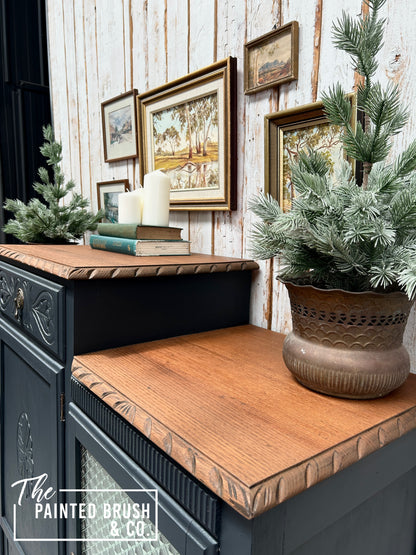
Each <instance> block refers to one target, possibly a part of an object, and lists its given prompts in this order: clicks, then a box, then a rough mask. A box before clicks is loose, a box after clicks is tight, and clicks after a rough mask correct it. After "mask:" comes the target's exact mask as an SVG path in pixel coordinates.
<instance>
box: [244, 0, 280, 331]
mask: <svg viewBox="0 0 416 555" xmlns="http://www.w3.org/2000/svg"><path fill="white" fill-rule="evenodd" d="M280 11H281V8H280V5H279V4H276V2H273V1H272V0H267V1H264V2H261V3H259V2H257V1H256V0H247V23H246V40H247V41H250V40H252V39H255V38H256V37H259V36H261V35H264V34H265V33H268V32H269V31H271V30H272V29H273V26H274V25H277V26H278V25H280V17H281V14H280ZM249 14H250V15H249ZM240 69H241V68H240ZM243 94H244V91H243V90H242V92H241V98H242V101H244V103H245V129H244V134H245V143H244V181H243V187H244V189H245V191H246V194H245V202H246V203H247V202H248V200H249V199H250V197H252V196H254V195H255V194H256V193H258V192H260V191H263V190H264V116H265V115H266V114H269V113H271V112H275V111H276V110H277V102H276V92H275V91H273V90H272V89H268V90H265V91H260V92H259V93H256V94H251V95H245V96H243ZM239 98H240V97H239ZM240 191H241V189H240V188H239V194H241V192H240ZM246 206H247V204H246ZM254 220H255V217H254V216H253V215H252V214H251V212H249V211H248V210H247V209H245V211H244V230H245V232H244V251H243V252H244V254H245V255H247V256H250V229H251V226H252V223H253V222H254ZM259 265H260V269H259V271H258V272H257V273H256V275H255V276H254V280H253V285H252V298H251V320H252V322H253V324H255V325H258V326H261V327H270V322H271V317H272V305H271V301H272V297H271V294H270V292H271V290H272V288H273V279H274V277H273V267H274V261H260V262H259Z"/></svg>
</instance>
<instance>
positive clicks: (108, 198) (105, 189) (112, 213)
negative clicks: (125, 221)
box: [97, 179, 130, 224]
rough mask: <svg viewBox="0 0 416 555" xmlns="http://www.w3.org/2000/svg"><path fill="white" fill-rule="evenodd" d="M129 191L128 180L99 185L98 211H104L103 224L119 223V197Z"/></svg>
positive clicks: (106, 182)
mask: <svg viewBox="0 0 416 555" xmlns="http://www.w3.org/2000/svg"><path fill="white" fill-rule="evenodd" d="M129 190H130V189H129V181H128V179H119V180H113V181H100V182H98V183H97V199H98V209H99V210H100V209H103V210H104V218H103V219H102V221H103V222H105V223H111V224H115V223H117V222H118V195H119V194H120V193H125V192H127V191H129Z"/></svg>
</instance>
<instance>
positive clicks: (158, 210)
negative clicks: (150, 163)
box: [142, 170, 170, 227]
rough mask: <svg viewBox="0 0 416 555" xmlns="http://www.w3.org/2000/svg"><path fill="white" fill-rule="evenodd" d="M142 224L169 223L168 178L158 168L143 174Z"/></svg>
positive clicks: (166, 224)
mask: <svg viewBox="0 0 416 555" xmlns="http://www.w3.org/2000/svg"><path fill="white" fill-rule="evenodd" d="M143 189H144V197H143V219H142V223H143V225H159V226H165V227H167V226H168V225H169V203H170V178H169V177H168V176H167V175H166V174H164V173H163V172H162V171H160V170H156V171H154V172H151V173H148V174H146V175H145V176H144V187H143Z"/></svg>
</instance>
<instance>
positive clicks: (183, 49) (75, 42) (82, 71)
mask: <svg viewBox="0 0 416 555" xmlns="http://www.w3.org/2000/svg"><path fill="white" fill-rule="evenodd" d="M342 9H345V10H346V11H348V12H349V13H351V14H358V13H360V11H361V9H362V3H361V0H48V1H47V17H48V40H49V53H50V78H51V90H52V105H53V124H54V127H55V132H56V136H57V137H58V138H59V139H60V140H61V141H62V143H63V155H64V163H63V169H64V171H65V174H66V176H67V177H69V176H71V177H72V178H74V179H75V181H76V183H77V186H78V189H79V190H80V191H81V192H82V194H83V195H84V196H87V197H89V198H90V199H91V204H92V207H93V209H96V208H97V193H96V183H97V182H98V181H103V180H111V179H113V178H115V179H122V178H127V179H128V180H129V181H130V184H131V186H132V187H133V188H135V187H137V186H138V183H139V165H138V159H136V160H129V161H124V162H123V161H122V162H116V163H111V164H107V163H105V162H104V158H103V147H102V134H101V112H100V106H101V102H103V101H104V100H108V99H109V98H112V97H114V96H117V95H119V94H121V93H123V92H125V91H128V90H131V89H132V88H136V89H138V91H139V93H141V92H145V91H146V90H148V89H150V88H154V87H156V86H158V85H161V84H163V83H165V82H167V81H171V80H173V79H176V78H178V77H181V76H182V75H185V74H187V73H189V72H191V71H194V70H197V69H200V68H202V67H205V66H207V65H209V64H211V63H213V62H214V61H216V60H220V59H222V58H225V57H227V56H235V57H236V58H237V60H238V79H237V81H238V105H237V110H238V114H237V121H238V139H237V152H238V177H237V191H238V209H237V210H236V211H235V212H232V213H222V212H193V211H190V212H173V213H172V216H171V223H172V225H179V226H181V227H183V228H184V237H187V238H189V239H190V240H191V241H192V244H193V250H194V251H196V252H203V253H212V254H219V255H222V254H223V255H229V256H236V257H250V238H249V234H250V229H251V224H252V221H253V217H252V215H251V214H250V212H249V211H248V210H247V204H248V200H249V198H250V197H251V196H252V195H253V194H255V193H257V192H258V191H261V190H262V189H263V186H264V169H263V168H264V116H265V115H266V114H268V113H270V112H275V111H277V110H279V109H280V110H282V109H286V108H291V107H293V106H298V105H302V104H307V103H309V102H312V101H314V100H316V99H319V96H320V93H321V92H322V91H323V90H325V89H327V88H328V87H329V86H330V85H331V84H332V83H334V81H337V80H338V81H340V82H341V83H342V85H343V86H344V88H345V89H347V90H352V88H353V86H354V82H355V76H354V73H353V71H352V69H351V67H350V65H349V63H348V59H347V56H345V55H344V54H343V53H342V52H340V51H338V50H336V49H335V48H334V47H333V45H332V41H331V25H332V21H333V20H334V19H336V18H337V17H339V15H340V12H341V10H342ZM383 11H384V16H385V17H387V20H388V25H387V34H386V37H385V43H384V47H383V52H382V54H381V56H380V68H379V72H378V75H377V78H378V79H380V80H381V81H382V82H386V81H387V80H393V81H395V82H396V83H398V84H399V86H400V88H401V90H402V93H403V97H404V100H405V102H406V103H407V104H408V105H409V106H415V105H416V87H415V84H416V63H415V61H414V60H416V35H415V34H414V29H413V22H414V21H415V19H416V4H415V3H414V0H388V2H387V4H386V6H385V8H384V10H383ZM292 20H297V21H298V22H299V29H300V44H299V79H298V80H297V81H296V82H292V83H289V84H287V85H283V86H281V87H280V88H279V89H278V90H273V89H269V90H266V91H262V92H260V93H257V94H254V95H250V96H245V95H244V92H243V46H244V43H245V42H246V41H248V40H251V39H254V38H256V37H258V36H260V35H262V34H264V33H266V32H268V31H270V30H271V29H272V28H273V26H274V25H283V24H284V23H288V22H289V21H292ZM414 136H416V113H415V111H414V110H413V111H412V114H411V118H410V124H409V125H408V127H407V129H406V130H405V132H404V133H403V134H402V135H401V136H400V137H399V139H398V141H397V143H396V144H395V147H394V151H396V152H397V151H398V150H399V149H401V148H403V146H405V145H406V144H408V143H409V142H410V140H411V139H412V138H413V137H414ZM393 153H394V152H393ZM276 269H277V261H276V260H274V261H263V262H260V270H259V271H258V272H257V273H256V276H255V277H254V279H253V288H252V305H251V322H252V323H253V324H256V325H259V326H262V327H268V328H270V329H273V330H277V331H281V332H284V333H287V332H288V331H289V330H290V314H289V305H288V299H287V295H286V292H285V290H284V288H283V287H282V286H281V285H280V284H279V283H278V282H276V280H275V279H274V274H275V272H276ZM406 344H407V347H408V348H409V351H410V353H411V358H412V368H413V370H416V362H415V354H416V346H415V345H416V320H415V316H414V314H412V315H411V318H410V322H409V326H408V329H407V332H406Z"/></svg>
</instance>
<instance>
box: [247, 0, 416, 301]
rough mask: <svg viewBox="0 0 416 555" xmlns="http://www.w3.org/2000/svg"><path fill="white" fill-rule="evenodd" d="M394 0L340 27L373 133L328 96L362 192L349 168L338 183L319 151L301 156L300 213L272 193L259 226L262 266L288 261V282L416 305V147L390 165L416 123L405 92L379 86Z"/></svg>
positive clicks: (260, 202)
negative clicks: (358, 170) (395, 297)
mask: <svg viewBox="0 0 416 555" xmlns="http://www.w3.org/2000/svg"><path fill="white" fill-rule="evenodd" d="M385 2H386V0H368V1H367V4H368V6H369V8H370V9H369V14H368V15H366V16H363V17H359V18H358V20H356V21H355V20H353V19H352V18H351V17H350V16H349V15H347V14H345V12H344V13H343V14H342V16H341V18H340V19H339V20H338V21H337V22H336V23H335V24H334V27H333V38H334V43H335V45H336V46H337V48H339V49H341V50H344V51H345V52H347V53H348V54H349V55H350V57H351V60H352V63H353V66H354V69H355V71H357V72H358V73H359V74H360V75H361V76H362V77H363V83H362V84H361V85H360V86H359V87H358V90H357V104H358V107H359V109H360V110H361V111H362V112H363V114H364V122H365V123H364V125H361V123H360V122H358V123H357V125H356V128H355V129H353V127H352V126H351V124H350V121H351V109H352V108H351V103H350V102H349V100H348V99H347V97H346V94H345V92H344V91H343V90H342V87H341V86H340V85H339V84H337V85H335V86H334V87H332V88H331V89H330V90H329V92H328V93H326V94H325V95H324V96H323V104H324V109H325V112H326V115H327V117H328V119H329V121H330V122H331V123H334V124H336V125H340V126H342V128H343V133H342V137H341V138H342V142H343V148H344V150H345V153H346V154H347V155H348V156H350V157H351V158H353V159H355V160H357V161H360V162H362V165H363V170H364V175H363V183H362V186H358V185H357V182H356V180H355V178H354V177H353V176H352V175H351V168H350V165H349V164H348V163H347V162H345V164H344V166H343V168H342V170H341V172H340V174H339V175H337V176H332V175H330V172H329V168H328V165H327V162H326V160H325V159H324V158H323V157H322V156H321V155H320V154H319V153H318V152H313V151H311V150H310V151H307V152H303V153H301V154H300V156H299V160H298V161H297V162H296V163H295V164H293V166H292V167H291V171H292V183H293V185H294V188H295V191H296V197H295V199H294V200H293V203H292V208H291V210H290V211H289V212H286V213H283V212H282V210H281V208H280V206H279V204H278V202H277V201H276V200H275V199H272V198H271V197H270V196H268V195H259V196H258V197H257V198H255V199H253V201H252V202H251V204H250V208H251V209H252V210H253V212H254V213H255V214H256V215H258V216H259V217H260V218H261V220H262V221H261V222H258V223H256V224H255V229H254V233H253V247H254V248H253V253H254V256H256V257H257V258H269V257H271V256H275V255H280V260H281V262H282V267H283V269H282V271H281V272H280V273H279V276H278V277H281V278H282V279H287V280H292V281H294V280H296V281H299V280H302V282H303V283H310V284H314V285H316V286H318V287H322V288H342V289H345V290H348V291H364V290H375V291H390V290H403V291H404V292H405V293H406V294H407V295H408V297H409V298H411V299H413V298H414V297H415V296H416V175H415V173H414V170H415V169H416V141H414V142H413V143H412V144H410V146H409V147H408V148H407V149H406V150H405V151H404V152H403V153H402V154H401V155H400V156H399V157H398V158H397V160H396V161H395V162H394V163H392V164H387V163H386V162H385V160H386V158H387V156H388V154H389V152H390V148H391V138H392V137H393V136H394V135H396V134H397V133H399V132H400V131H401V129H402V128H403V126H404V125H405V123H406V121H407V117H408V116H407V111H406V110H403V109H402V108H401V106H400V100H399V90H398V87H397V86H396V85H388V86H387V87H386V88H383V87H382V86H381V84H380V83H378V82H373V78H374V75H375V73H376V70H377V67H378V64H377V60H376V56H377V54H378V52H379V51H380V49H381V47H382V41H383V31H384V26H385V20H383V19H380V18H379V12H380V9H381V7H382V6H383V5H384V4H385Z"/></svg>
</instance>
